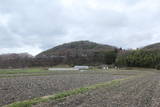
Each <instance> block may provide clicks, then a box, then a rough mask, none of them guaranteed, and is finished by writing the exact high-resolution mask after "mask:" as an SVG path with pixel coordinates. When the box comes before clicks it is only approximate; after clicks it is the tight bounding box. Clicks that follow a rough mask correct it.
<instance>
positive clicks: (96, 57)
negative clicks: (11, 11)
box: [0, 49, 160, 69]
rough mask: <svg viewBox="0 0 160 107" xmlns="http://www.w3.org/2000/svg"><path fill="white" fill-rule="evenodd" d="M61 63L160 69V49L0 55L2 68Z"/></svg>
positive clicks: (48, 65)
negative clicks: (46, 54) (79, 53)
mask: <svg viewBox="0 0 160 107" xmlns="http://www.w3.org/2000/svg"><path fill="white" fill-rule="evenodd" d="M60 64H68V65H71V66H74V65H101V64H107V65H116V66H118V67H146V68H157V69H160V51H158V50H154V51H153V50H152V51H150V50H141V49H137V50H122V49H115V50H113V51H98V52H91V54H89V55H83V56H81V55H78V54H75V55H69V54H68V55H66V56H43V57H32V56H30V55H28V54H8V55H0V68H25V67H50V66H55V65H60Z"/></svg>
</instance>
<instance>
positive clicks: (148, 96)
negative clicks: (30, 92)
mask: <svg viewBox="0 0 160 107" xmlns="http://www.w3.org/2000/svg"><path fill="white" fill-rule="evenodd" d="M34 107H160V74H159V73H155V74H151V75H149V76H145V77H143V78H136V79H133V80H128V81H125V82H123V83H122V84H120V85H118V86H114V87H108V88H107V87H106V88H99V89H96V90H93V91H90V92H88V93H85V94H80V95H75V96H71V97H68V98H66V99H65V100H64V101H57V102H55V101H51V102H48V103H42V104H39V105H36V106H34Z"/></svg>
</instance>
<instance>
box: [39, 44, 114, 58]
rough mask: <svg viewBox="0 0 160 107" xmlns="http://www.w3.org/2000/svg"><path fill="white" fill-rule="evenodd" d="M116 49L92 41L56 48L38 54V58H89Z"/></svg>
mask: <svg viewBox="0 0 160 107" xmlns="http://www.w3.org/2000/svg"><path fill="white" fill-rule="evenodd" d="M115 49H116V47H114V46H110V45H103V44H98V43H95V42H90V41H76V42H70V43H65V44H62V45H59V46H56V47H54V48H52V49H49V50H47V51H44V52H42V53H40V54H38V55H37V56H36V57H46V56H48V57H50V56H88V55H90V54H92V53H94V52H106V51H114V50H115Z"/></svg>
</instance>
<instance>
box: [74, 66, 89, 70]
mask: <svg viewBox="0 0 160 107" xmlns="http://www.w3.org/2000/svg"><path fill="white" fill-rule="evenodd" d="M74 68H75V69H78V70H88V69H89V66H74Z"/></svg>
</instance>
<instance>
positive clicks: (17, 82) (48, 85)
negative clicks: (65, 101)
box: [0, 73, 124, 106]
mask: <svg viewBox="0 0 160 107" xmlns="http://www.w3.org/2000/svg"><path fill="white" fill-rule="evenodd" d="M122 77H124V76H123V75H112V74H108V73H66V74H65V73H64V74H55V75H53V74H52V75H50V74H49V75H48V76H47V75H44V76H42V75H41V76H18V77H9V78H7V77H5V78H0V106H2V105H6V104H10V103H13V102H16V101H23V100H27V99H32V98H36V97H41V96H46V95H51V94H55V93H57V92H62V91H64V90H70V89H74V88H79V87H83V86H87V85H92V84H96V83H99V82H106V81H110V80H113V79H117V78H122Z"/></svg>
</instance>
